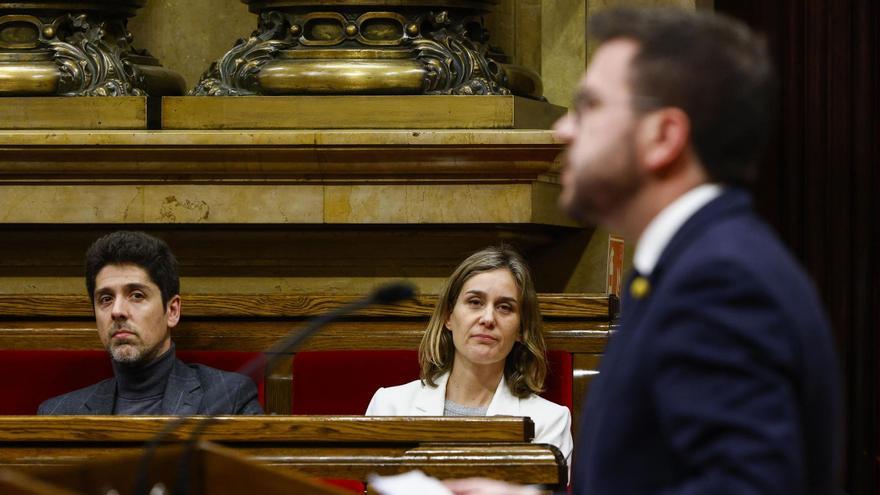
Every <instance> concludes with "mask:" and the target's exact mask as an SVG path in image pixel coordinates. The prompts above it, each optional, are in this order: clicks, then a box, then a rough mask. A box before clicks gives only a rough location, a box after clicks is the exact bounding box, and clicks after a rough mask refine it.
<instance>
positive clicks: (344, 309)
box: [134, 282, 416, 495]
mask: <svg viewBox="0 0 880 495" xmlns="http://www.w3.org/2000/svg"><path fill="white" fill-rule="evenodd" d="M415 296H416V288H415V286H413V285H412V284H411V283H409V282H393V283H389V284H386V285H383V286H380V287H378V288H376V289H375V290H373V292H371V293H370V294H368V295H367V296H366V297H364V298H362V299H358V300H356V301H352V302H350V303H348V304H345V305H343V306H340V307H338V308H335V309H333V310H331V311H328V312H327V313H325V314H323V315H321V316H318V317H316V318H313V319H311V320H310V321H309V322H307V324H306V325H305V327H303V328H302V329H301V330H299V331H293V330H292V331H290V332H288V333H287V335H285V336H284V337H282V338H281V339H279V340H278V342H276V343H275V344H274V345H272V347H270V348H269V349H268V350H266V351H265V352H264V353H262V354H261V355H259V356H257V357H255V358H253V359H251V360H250V361H248V362H247V363H245V364H244V365H243V366H241V367H240V368H239V369H238V370H237V371H236V373H241V374H242V375H245V376H250V375H251V374H252V373H254V372H256V371H257V370H258V369H260V367H261V366H263V365H264V363H265V368H266V373H267V374H269V373H271V372H272V371H273V370H274V369H275V368H276V367H278V365H279V364H280V363H281V361H282V360H284V359H285V358H286V357H287V356H289V355H290V354H291V353H292V352H293V351H294V350H296V349H297V348H298V347H299V346H300V344H302V342H303V341H305V340H306V339H307V338H309V337H310V336H311V335H313V334H314V333H315V332H317V331H318V330H320V329H321V328H323V327H324V326H326V325H327V324H328V323H331V322H333V321H336V320H338V319H340V318H342V317H344V316H347V315H349V314H351V313H354V312H356V311H358V310H361V309H363V308H366V307H368V306H372V305H375V304H382V305H391V304H395V303H398V302H401V301H404V300H409V299H414V298H415ZM187 418H188V416H180V417H178V418H177V419H175V420H174V421H171V422H169V423H168V424H167V425H166V426H165V428H163V429H162V431H160V432H159V433H157V434H156V435H155V436H154V437H153V439H152V440H150V441H149V442H147V444H146V445H145V446H144V455H143V457H142V458H141V462H140V466H139V468H138V473H137V476H135V487H134V494H135V495H147V494H148V493H149V486H148V484H149V481H148V479H147V470H148V468H149V465H150V461H151V460H152V458H153V456H154V455H155V451H156V448H157V447H158V446H159V444H160V443H161V442H162V441H164V440H165V438H167V437H168V436H169V435H170V434H171V433H173V432H174V431H175V430H177V429H178V428H179V427H180V426H181V425H182V424H183V423H184V422H185V421H186V419H187ZM211 420H212V417H211V416H206V417H205V418H203V419H202V420H201V421H200V422H199V423H198V424H197V425H196V427H195V428H193V431H192V433H191V434H190V437H189V439H188V440H187V444H188V447H187V451H186V452H185V453H184V454H183V456H182V458H181V464H180V466H179V469H178V477H177V481H176V487H175V488H176V489H175V490H174V492H173V493H181V494H185V493H187V492H188V490H189V469H188V468H189V464H190V460H191V458H192V455H191V454H192V450H193V448H194V446H195V442H196V440H197V439H198V437H199V436H200V435H201V434H202V431H204V429H205V427H206V426H207V425H208V424H210V422H211Z"/></svg>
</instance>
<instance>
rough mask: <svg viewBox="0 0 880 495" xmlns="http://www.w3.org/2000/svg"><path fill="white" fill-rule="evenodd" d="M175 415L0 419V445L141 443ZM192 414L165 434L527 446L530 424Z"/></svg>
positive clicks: (235, 439)
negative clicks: (199, 432)
mask: <svg viewBox="0 0 880 495" xmlns="http://www.w3.org/2000/svg"><path fill="white" fill-rule="evenodd" d="M177 419H178V418H176V417H166V416H0V443H2V444H4V445H8V444H9V443H10V442H11V443H14V442H45V443H52V444H54V443H70V442H83V443H92V442H113V443H124V442H146V441H149V440H151V439H153V438H154V437H155V436H156V435H157V434H158V433H159V432H161V431H163V429H164V428H165V427H166V426H167V425H168V424H169V423H172V422H174V421H176V420H177ZM205 419H206V417H199V416H192V417H189V418H187V419H185V420H184V421H183V422H182V423H180V425H179V426H178V427H177V428H176V429H175V431H174V432H173V433H170V434H169V435H168V436H167V439H168V440H187V439H189V438H190V436H191V435H192V434H193V432H194V431H197V429H201V434H200V435H199V438H200V439H203V440H211V441H222V442H224V443H273V442H278V441H283V442H305V443H316V444H322V443H328V444H329V443H340V442H345V443H409V444H413V443H424V442H484V443H487V442H490V443H491V442H501V443H504V442H508V443H509V442H528V441H530V440H531V439H532V438H533V437H534V434H535V427H534V424H533V423H532V420H530V419H528V418H520V417H505V416H489V417H467V418H454V417H445V416H441V417H399V416H393V417H384V416H216V417H210V419H209V421H208V422H207V423H204V420H205Z"/></svg>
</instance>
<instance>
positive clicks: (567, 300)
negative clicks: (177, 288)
mask: <svg viewBox="0 0 880 495" xmlns="http://www.w3.org/2000/svg"><path fill="white" fill-rule="evenodd" d="M361 297H362V296H353V295H352V296H345V295H313V296H304V295H290V294H184V295H183V296H182V299H183V300H184V303H185V308H186V309H185V318H199V317H235V318H253V317H261V318H280V317H286V318H308V317H312V316H318V315H322V314H324V313H326V312H327V311H330V310H331V309H334V308H338V307H340V306H343V305H345V304H348V303H351V302H353V301H356V300H358V299H360V298H361ZM436 302H437V297H436V296H433V295H425V296H420V297H419V298H418V299H417V300H416V301H412V302H410V301H407V302H404V303H402V304H399V305H395V306H382V305H377V306H372V307H369V308H366V309H364V310H361V311H358V312H357V313H356V314H357V315H358V316H369V317H389V318H408V317H416V318H427V317H430V316H431V312H432V311H433V309H434V305H435V304H436ZM538 302H539V305H540V308H541V314H542V316H543V317H544V318H545V319H548V320H549V319H554V318H584V319H608V318H609V317H610V314H609V311H610V306H609V297H608V296H606V295H601V294H541V295H539V297H538ZM16 316H17V317H26V318H47V317H48V318H51V317H61V318H71V317H88V318H91V317H92V316H93V312H92V306H91V302H90V301H89V298H88V296H87V295H85V294H68V295H66V294H27V295H19V294H16V295H10V294H0V317H2V318H8V317H16Z"/></svg>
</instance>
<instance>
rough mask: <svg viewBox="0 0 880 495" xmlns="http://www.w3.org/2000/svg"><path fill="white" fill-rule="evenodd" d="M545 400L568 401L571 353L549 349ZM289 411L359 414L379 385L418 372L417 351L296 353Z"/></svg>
mask: <svg viewBox="0 0 880 495" xmlns="http://www.w3.org/2000/svg"><path fill="white" fill-rule="evenodd" d="M548 357H549V360H550V372H549V375H548V377H547V382H546V384H545V385H546V389H547V390H546V391H545V392H544V393H543V394H541V395H542V396H544V397H545V398H547V399H548V400H551V401H553V402H556V403H558V404H562V405H565V406H568V407H569V409H570V408H571V406H572V392H571V387H572V378H571V370H572V361H571V354H569V353H567V352H561V351H552V352H550V353H549V355H548ZM293 377H294V380H293V403H292V404H291V410H292V412H293V414H363V413H364V411H366V410H367V405H369V403H370V398H372V397H373V393H374V392H375V391H376V390H377V389H378V388H379V387H390V386H394V385H400V384H402V383H406V382H409V381H412V380H415V379H417V378H418V377H419V363H418V353H417V352H416V351H414V350H402V351H370V350H367V351H313V352H300V353H298V354H297V355H296V358H295V359H294V361H293Z"/></svg>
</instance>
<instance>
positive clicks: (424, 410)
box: [413, 373, 449, 416]
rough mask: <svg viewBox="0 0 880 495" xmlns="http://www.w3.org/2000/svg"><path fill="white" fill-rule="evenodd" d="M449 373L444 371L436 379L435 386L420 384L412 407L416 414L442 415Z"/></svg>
mask: <svg viewBox="0 0 880 495" xmlns="http://www.w3.org/2000/svg"><path fill="white" fill-rule="evenodd" d="M448 380H449V373H444V374H443V375H442V376H441V377H440V378H438V379H437V386H436V387H430V386H422V387H419V390H418V391H417V392H416V398H415V400H414V401H413V409H414V410H415V415H416V416H443V410H444V409H445V405H446V382H447V381H448Z"/></svg>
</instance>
